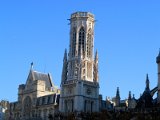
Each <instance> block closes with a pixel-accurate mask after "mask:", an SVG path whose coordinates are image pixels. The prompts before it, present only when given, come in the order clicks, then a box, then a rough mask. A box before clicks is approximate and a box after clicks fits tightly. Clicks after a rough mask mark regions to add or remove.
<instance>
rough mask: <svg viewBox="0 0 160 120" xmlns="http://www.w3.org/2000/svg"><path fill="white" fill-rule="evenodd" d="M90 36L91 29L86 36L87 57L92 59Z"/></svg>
mask: <svg viewBox="0 0 160 120" xmlns="http://www.w3.org/2000/svg"><path fill="white" fill-rule="evenodd" d="M91 55H92V34H91V29H89V30H88V34H87V57H92V56H91Z"/></svg>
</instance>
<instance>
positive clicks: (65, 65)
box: [61, 49, 68, 84]
mask: <svg viewBox="0 0 160 120" xmlns="http://www.w3.org/2000/svg"><path fill="white" fill-rule="evenodd" d="M67 67H68V61H67V49H65V52H64V58H63V69H62V77H61V84H62V83H63V82H64V81H66V80H67Z"/></svg>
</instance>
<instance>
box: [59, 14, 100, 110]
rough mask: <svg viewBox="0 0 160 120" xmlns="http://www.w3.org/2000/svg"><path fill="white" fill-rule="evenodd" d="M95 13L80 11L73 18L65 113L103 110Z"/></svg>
mask: <svg viewBox="0 0 160 120" xmlns="http://www.w3.org/2000/svg"><path fill="white" fill-rule="evenodd" d="M94 23H95V20H94V15H93V14H91V13H89V12H76V13H73V14H72V15H71V18H70V48H69V53H67V51H66V50H65V54H64V61H63V70H62V81H61V95H60V106H59V110H60V111H61V112H74V111H83V112H97V111H99V81H98V53H97V51H96V54H95V57H94Z"/></svg>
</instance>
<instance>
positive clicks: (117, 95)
mask: <svg viewBox="0 0 160 120" xmlns="http://www.w3.org/2000/svg"><path fill="white" fill-rule="evenodd" d="M116 98H120V94H119V87H117V92H116Z"/></svg>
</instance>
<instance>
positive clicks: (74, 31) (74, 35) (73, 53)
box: [72, 28, 76, 57]
mask: <svg viewBox="0 0 160 120" xmlns="http://www.w3.org/2000/svg"><path fill="white" fill-rule="evenodd" d="M75 52H76V29H75V28H74V29H73V35H72V56H73V57H74V56H75Z"/></svg>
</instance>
